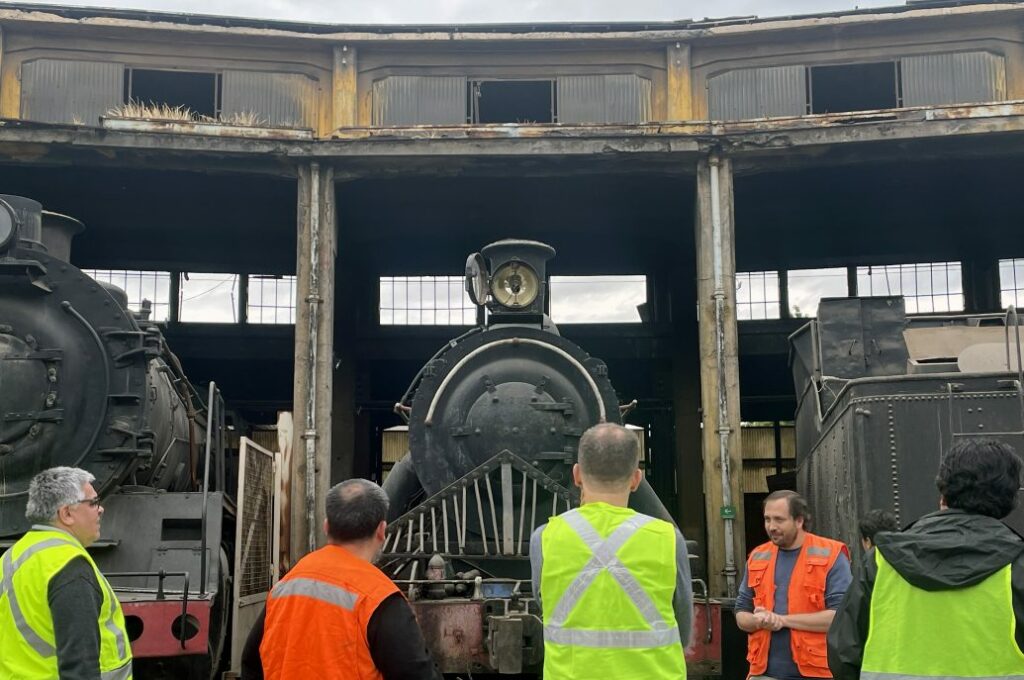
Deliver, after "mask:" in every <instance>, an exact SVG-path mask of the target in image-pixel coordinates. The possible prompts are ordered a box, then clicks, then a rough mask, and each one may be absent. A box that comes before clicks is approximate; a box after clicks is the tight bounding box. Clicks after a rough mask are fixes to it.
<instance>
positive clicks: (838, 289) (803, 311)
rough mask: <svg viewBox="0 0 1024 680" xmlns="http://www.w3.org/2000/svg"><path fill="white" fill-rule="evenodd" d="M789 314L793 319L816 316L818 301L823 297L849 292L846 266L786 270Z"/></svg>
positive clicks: (844, 294)
mask: <svg viewBox="0 0 1024 680" xmlns="http://www.w3.org/2000/svg"><path fill="white" fill-rule="evenodd" d="M786 284H787V291H788V292H789V315H790V316H792V317H793V318H795V319H798V318H801V317H810V316H818V303H819V302H821V298H825V297H846V296H847V295H849V294H850V289H849V285H848V283H847V280H846V267H831V268H828V269H792V270H790V271H788V272H786Z"/></svg>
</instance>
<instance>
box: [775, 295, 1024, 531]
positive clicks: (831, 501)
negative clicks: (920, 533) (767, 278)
mask: <svg viewBox="0 0 1024 680" xmlns="http://www.w3.org/2000/svg"><path fill="white" fill-rule="evenodd" d="M790 343H791V345H792V369H793V376H794V381H795V383H796V394H797V413H796V443H797V465H798V471H797V488H798V489H799V490H800V491H801V492H802V493H804V494H805V495H806V496H807V498H808V500H809V501H810V503H811V507H812V508H813V509H814V511H815V528H816V530H817V531H820V532H821V533H823V534H825V535H828V536H832V537H834V538H838V539H840V540H842V541H844V542H845V543H847V544H849V545H850V546H856V545H859V535H858V533H857V532H858V529H857V521H858V519H859V517H861V516H862V515H863V514H864V513H866V512H867V511H868V510H871V509H874V508H881V509H884V510H889V511H891V512H893V513H894V514H895V515H896V518H897V519H898V521H899V522H900V524H901V525H906V524H909V523H910V522H912V521H914V520H916V519H917V518H918V517H920V516H921V515H924V514H926V513H929V512H933V511H935V510H937V509H938V492H937V491H936V489H935V475H936V473H937V471H938V468H939V460H940V458H941V456H942V454H943V453H944V452H945V451H946V450H947V449H948V448H949V446H950V445H951V444H952V443H953V442H954V441H956V440H957V439H960V438H963V437H977V436H984V437H994V438H998V439H1002V440H1004V441H1006V442H1007V443H1009V444H1010V445H1012V446H1013V447H1014V448H1016V450H1017V451H1019V452H1022V453H1024V373H1022V372H1021V328H1020V325H1019V322H1018V319H1017V314H1016V312H1015V311H1014V310H1013V309H1012V308H1010V309H1009V310H1008V311H1007V313H1006V314H988V315H959V316H941V317H940V316H927V317H908V316H907V315H906V313H905V311H904V302H903V298H901V297H875V298H836V299H825V300H822V301H821V306H820V307H819V308H818V318H817V319H816V320H814V321H811V322H810V323H808V324H807V325H806V326H804V327H803V328H801V329H800V330H799V331H797V332H796V333H794V334H793V335H792V336H791V338H790ZM1006 522H1007V523H1008V524H1010V525H1011V526H1013V527H1014V528H1015V529H1017V530H1018V531H1020V530H1021V529H1024V511H1022V510H1021V509H1018V510H1017V511H1015V513H1014V514H1013V515H1011V516H1010V517H1009V518H1007V519H1006Z"/></svg>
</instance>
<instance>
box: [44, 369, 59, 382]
mask: <svg viewBox="0 0 1024 680" xmlns="http://www.w3.org/2000/svg"><path fill="white" fill-rule="evenodd" d="M46 379H47V380H49V381H50V382H52V383H55V382H57V369H56V368H49V369H47V370H46Z"/></svg>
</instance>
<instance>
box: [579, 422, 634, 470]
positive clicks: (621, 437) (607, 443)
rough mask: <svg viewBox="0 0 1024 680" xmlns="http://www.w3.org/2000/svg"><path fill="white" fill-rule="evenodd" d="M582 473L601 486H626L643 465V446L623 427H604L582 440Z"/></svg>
mask: <svg viewBox="0 0 1024 680" xmlns="http://www.w3.org/2000/svg"><path fill="white" fill-rule="evenodd" d="M579 463H580V471H581V472H582V473H583V474H584V475H585V476H586V477H587V478H589V479H592V480H594V481H595V482H597V483H598V484H616V483H621V482H625V481H626V480H628V479H629V477H630V475H632V474H633V472H635V471H636V469H637V465H639V463H640V442H639V441H637V438H636V435H634V434H633V433H632V432H630V431H629V430H627V429H626V428H625V427H623V426H622V425H618V424H616V423H601V424H599V425H595V426H593V427H592V428H590V429H589V430H587V431H586V432H584V433H583V436H582V437H580V448H579Z"/></svg>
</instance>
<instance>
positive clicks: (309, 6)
mask: <svg viewBox="0 0 1024 680" xmlns="http://www.w3.org/2000/svg"><path fill="white" fill-rule="evenodd" d="M43 1H45V0H43ZM49 2H51V3H53V4H57V5H83V6H104V7H118V8H131V9H150V10H161V11H168V12H191V13H197V14H223V15H231V16H244V17H257V18H262V19H285V20H294V21H314V22H324V23H474V22H534V21H538V22H540V21H580V22H586V21H671V20H676V19H701V18H704V17H727V16H744V15H757V16H761V17H768V16H781V15H787V14H808V13H814V12H830V11H835V10H844V9H852V8H853V7H854V6H859V7H884V6H891V5H899V4H903V3H902V2H900V1H899V0H675V1H671V0H518V1H515V0H341V1H340V2H339V1H338V0H303V1H302V2H298V1H295V0H92V1H81V0H72V1H70V2H68V1H62V0H49Z"/></svg>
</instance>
